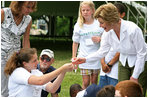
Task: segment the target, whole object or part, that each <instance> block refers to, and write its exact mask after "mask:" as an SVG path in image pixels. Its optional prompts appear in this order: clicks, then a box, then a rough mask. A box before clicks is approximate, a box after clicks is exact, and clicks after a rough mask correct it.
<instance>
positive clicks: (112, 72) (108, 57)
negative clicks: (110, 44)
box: [100, 48, 119, 79]
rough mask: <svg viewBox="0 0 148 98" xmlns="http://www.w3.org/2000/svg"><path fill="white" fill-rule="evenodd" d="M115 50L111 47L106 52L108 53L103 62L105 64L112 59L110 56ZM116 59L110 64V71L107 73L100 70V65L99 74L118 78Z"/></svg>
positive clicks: (112, 55)
mask: <svg viewBox="0 0 148 98" xmlns="http://www.w3.org/2000/svg"><path fill="white" fill-rule="evenodd" d="M116 53H117V52H116V51H114V50H113V48H111V50H110V51H109V52H108V54H107V55H106V56H105V63H106V64H107V63H108V62H110V61H111V60H112V58H113V57H114V56H115V54H116ZM118 63H119V62H118V61H117V62H116V63H115V64H114V65H113V66H112V68H111V71H110V72H109V73H105V72H103V70H102V67H101V71H100V76H105V75H107V76H109V77H111V78H114V79H118Z"/></svg>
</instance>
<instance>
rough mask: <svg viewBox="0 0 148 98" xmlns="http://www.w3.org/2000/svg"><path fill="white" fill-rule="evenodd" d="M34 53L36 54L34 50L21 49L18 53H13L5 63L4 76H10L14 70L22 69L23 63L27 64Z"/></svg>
mask: <svg viewBox="0 0 148 98" xmlns="http://www.w3.org/2000/svg"><path fill="white" fill-rule="evenodd" d="M35 53H37V51H36V49H35V48H22V49H21V50H20V51H19V52H14V54H13V55H12V56H11V58H10V59H9V60H8V61H7V63H6V66H5V69H4V73H5V74H6V76H8V75H11V74H12V72H13V71H14V70H15V69H16V68H18V67H24V65H23V62H29V61H30V60H31V58H32V56H33V55H34V54H35Z"/></svg>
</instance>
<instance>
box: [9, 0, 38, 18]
mask: <svg viewBox="0 0 148 98" xmlns="http://www.w3.org/2000/svg"><path fill="white" fill-rule="evenodd" d="M25 2H28V4H29V3H31V4H32V5H33V6H32V10H33V11H36V8H37V1H11V4H10V6H9V7H10V8H11V10H12V13H13V14H14V15H19V13H20V12H21V10H22V6H23V4H24V3H25Z"/></svg>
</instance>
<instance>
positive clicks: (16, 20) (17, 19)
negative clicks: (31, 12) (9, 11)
mask: <svg viewBox="0 0 148 98" xmlns="http://www.w3.org/2000/svg"><path fill="white" fill-rule="evenodd" d="M21 20H22V16H18V17H16V18H14V21H15V23H16V24H17V25H18V24H20V21H21Z"/></svg>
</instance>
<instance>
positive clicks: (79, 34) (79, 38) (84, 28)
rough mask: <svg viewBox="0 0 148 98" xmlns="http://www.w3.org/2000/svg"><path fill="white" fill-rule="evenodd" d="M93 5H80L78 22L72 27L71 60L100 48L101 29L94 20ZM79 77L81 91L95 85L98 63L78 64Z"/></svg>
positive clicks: (84, 3)
mask: <svg viewBox="0 0 148 98" xmlns="http://www.w3.org/2000/svg"><path fill="white" fill-rule="evenodd" d="M94 12H95V5H94V3H93V2H92V1H84V2H82V3H81V4H80V10H79V17H78V21H77V23H76V24H75V26H74V31H73V38H72V39H73V46H72V58H73V59H75V58H76V56H77V50H78V45H79V50H78V56H77V57H86V56H88V55H89V54H91V53H94V52H96V51H97V50H98V48H99V47H100V40H101V35H102V33H103V31H104V30H103V29H102V28H100V23H99V22H98V21H97V20H95V19H94V17H93V15H94ZM79 68H80V69H81V75H82V78H83V81H82V87H83V89H85V88H87V86H88V85H89V84H90V82H91V83H95V84H97V81H98V73H99V70H100V61H99V60H96V61H95V62H91V63H87V62H86V63H84V64H80V65H79Z"/></svg>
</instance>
